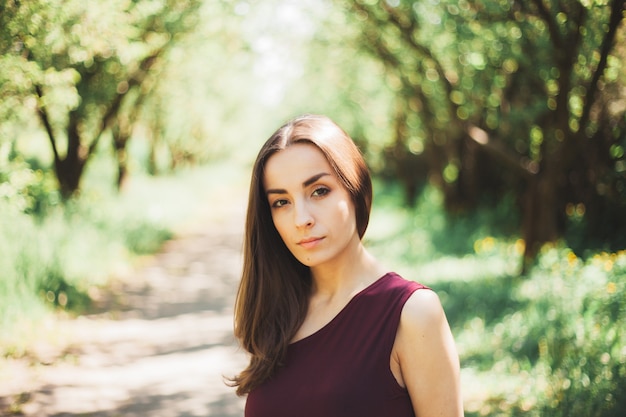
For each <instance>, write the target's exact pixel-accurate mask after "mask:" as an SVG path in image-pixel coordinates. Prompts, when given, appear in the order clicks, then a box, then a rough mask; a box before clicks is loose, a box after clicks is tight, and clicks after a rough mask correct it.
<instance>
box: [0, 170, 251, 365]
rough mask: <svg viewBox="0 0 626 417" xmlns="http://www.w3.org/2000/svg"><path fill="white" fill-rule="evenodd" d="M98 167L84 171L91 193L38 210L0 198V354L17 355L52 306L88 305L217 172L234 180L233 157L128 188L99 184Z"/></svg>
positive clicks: (213, 186)
mask: <svg viewBox="0 0 626 417" xmlns="http://www.w3.org/2000/svg"><path fill="white" fill-rule="evenodd" d="M92 168H97V167H96V166H92ZM101 172H102V171H101V170H100V169H94V171H88V172H87V176H86V181H87V183H88V184H89V189H90V190H91V191H90V192H89V193H83V194H81V196H80V198H77V199H73V200H72V201H70V202H68V203H67V204H66V205H64V206H56V207H55V208H50V209H49V210H48V212H47V214H46V215H45V216H43V217H36V216H32V215H29V214H26V213H24V212H23V210H21V209H20V207H19V206H17V205H16V204H14V203H13V202H11V201H7V200H3V199H0V212H2V216H0V271H2V272H1V273H0V278H1V279H0V354H2V355H3V354H15V355H20V354H21V353H22V352H23V349H24V346H22V345H21V343H20V341H19V340H18V339H19V338H20V337H22V335H21V332H22V331H23V330H22V329H26V330H28V329H31V328H37V325H34V324H32V323H38V322H40V321H41V320H42V318H43V317H45V316H46V315H47V314H49V312H50V311H55V310H60V311H64V312H66V313H68V314H80V313H83V312H85V311H89V310H90V308H91V307H92V305H93V302H94V301H98V299H97V297H96V298H95V299H94V298H93V297H94V296H95V295H97V294H99V293H102V292H103V291H102V287H106V286H107V285H109V284H110V282H111V281H112V280H115V279H116V278H118V277H123V276H124V275H125V274H127V273H128V271H129V270H131V268H132V267H133V265H134V263H135V262H136V260H137V259H138V257H139V256H143V255H146V254H150V253H154V252H155V251H158V250H159V249H160V248H161V245H162V244H163V242H164V241H165V240H167V239H170V238H171V237H173V235H174V231H175V230H179V228H180V227H181V226H183V223H184V221H185V220H186V219H188V218H190V217H192V218H197V216H198V215H199V214H200V213H199V210H201V209H202V208H203V205H204V204H205V202H206V201H208V200H209V198H210V197H212V196H214V194H215V193H217V192H218V190H219V187H224V186H226V185H227V184H223V183H222V182H221V181H220V180H221V179H223V178H229V179H230V180H229V181H232V182H235V183H236V182H237V181H239V175H238V174H237V172H234V169H233V164H230V165H219V166H213V167H209V168H203V169H196V170H195V171H194V172H183V171H180V172H178V173H177V174H176V175H170V176H163V177H159V178H152V177H145V176H136V177H135V179H134V181H133V183H132V184H130V185H129V187H132V192H129V193H127V194H122V195H118V194H116V193H115V192H114V189H113V188H112V187H110V184H109V187H108V188H106V187H100V186H97V184H98V181H100V178H99V177H100V175H101ZM232 182H229V184H232ZM181 184H182V186H181ZM222 195H226V194H222ZM26 330H24V331H26Z"/></svg>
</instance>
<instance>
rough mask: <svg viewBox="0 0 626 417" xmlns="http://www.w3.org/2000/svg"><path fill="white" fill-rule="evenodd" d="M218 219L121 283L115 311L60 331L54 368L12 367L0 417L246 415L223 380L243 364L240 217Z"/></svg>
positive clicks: (65, 324) (0, 389)
mask: <svg viewBox="0 0 626 417" xmlns="http://www.w3.org/2000/svg"><path fill="white" fill-rule="evenodd" d="M239 207H243V205H239ZM212 216H213V217H212V218H210V219H205V220H204V221H203V223H204V226H202V227H201V228H196V229H195V230H194V231H193V232H191V233H189V232H188V233H183V234H182V236H180V237H178V238H177V239H175V240H172V241H170V242H168V243H167V244H166V245H165V246H164V248H163V250H162V251H161V252H160V253H159V254H157V255H156V256H155V257H154V258H151V260H150V261H149V262H148V263H147V264H145V265H143V266H142V267H140V268H139V270H138V271H136V273H134V274H132V276H128V277H126V278H124V279H123V280H121V281H120V282H119V283H117V284H116V287H115V288H114V292H115V294H116V306H117V308H114V309H112V310H110V309H108V308H107V309H102V311H101V312H99V313H98V314H93V315H89V316H83V317H79V318H77V319H73V320H70V319H67V320H62V321H61V322H60V323H57V326H59V332H61V333H62V334H63V337H64V338H65V339H64V341H63V343H62V344H61V346H56V347H54V348H49V347H45V346H44V347H40V351H41V350H42V349H43V351H44V352H46V349H48V354H47V356H48V357H49V359H48V360H41V359H40V360H39V361H38V362H36V363H34V364H33V363H32V361H30V362H28V363H27V361H25V360H22V361H15V363H12V364H9V367H10V368H9V372H10V373H11V378H10V379H11V381H0V415H7V416H9V415H21V416H33V417H34V416H37V417H39V416H42V417H43V416H55V417H74V416H76V417H78V416H82V417H85V416H93V417H114V416H126V417H132V416H163V417H169V416H172V417H173V416H176V417H192V416H211V417H235V416H242V415H243V400H242V399H240V398H237V397H236V396H235V394H234V389H233V388H230V387H228V386H226V385H225V383H224V376H233V375H235V373H236V372H238V371H239V370H241V369H242V368H243V366H244V365H245V356H244V355H243V353H242V352H241V351H239V350H238V349H237V347H236V343H235V340H234V339H233V336H232V324H233V322H232V306H233V302H234V297H235V292H236V287H237V282H238V280H239V273H240V268H241V234H242V230H243V208H241V210H235V211H230V212H229V213H218V214H215V213H213V214H212ZM109 307H110V306H109ZM105 310H106V311H105ZM50 350H51V351H50ZM44 356H46V355H44ZM46 364H47V365H46Z"/></svg>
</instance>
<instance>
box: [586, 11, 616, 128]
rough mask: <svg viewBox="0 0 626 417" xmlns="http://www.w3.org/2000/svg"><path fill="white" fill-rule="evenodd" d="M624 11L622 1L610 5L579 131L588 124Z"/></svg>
mask: <svg viewBox="0 0 626 417" xmlns="http://www.w3.org/2000/svg"><path fill="white" fill-rule="evenodd" d="M624 10H626V5H625V3H624V0H613V2H612V4H611V16H610V17H609V30H608V31H607V33H606V35H605V36H604V39H603V40H602V46H601V47H600V61H599V62H598V66H597V67H596V70H595V72H594V73H593V77H592V78H591V81H590V83H589V87H588V88H587V97H585V105H584V107H583V112H582V115H581V116H580V123H579V126H580V130H583V129H584V128H585V127H586V125H587V123H588V122H589V116H590V114H591V107H592V106H593V103H594V100H595V95H596V93H597V91H598V83H599V82H600V78H601V77H602V74H603V73H604V70H605V69H606V67H607V62H608V56H609V54H610V52H611V50H612V49H613V46H614V43H615V36H616V34H617V29H618V28H619V25H620V23H621V21H622V20H623V19H624Z"/></svg>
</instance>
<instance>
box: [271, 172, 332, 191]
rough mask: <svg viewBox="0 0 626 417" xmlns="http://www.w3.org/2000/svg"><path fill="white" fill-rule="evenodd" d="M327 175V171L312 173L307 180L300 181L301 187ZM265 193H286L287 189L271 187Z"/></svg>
mask: <svg viewBox="0 0 626 417" xmlns="http://www.w3.org/2000/svg"><path fill="white" fill-rule="evenodd" d="M327 175H330V174H329V173H328V172H320V173H319V174H316V175H313V176H312V177H311V178H309V179H308V180H306V181H304V182H303V183H302V187H308V186H309V185H311V184H313V183H315V182H316V181H317V180H319V179H320V178H322V177H325V176H327ZM265 193H266V194H287V190H285V189H284V188H271V189H269V190H267V191H266V192H265Z"/></svg>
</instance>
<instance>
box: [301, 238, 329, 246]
mask: <svg viewBox="0 0 626 417" xmlns="http://www.w3.org/2000/svg"><path fill="white" fill-rule="evenodd" d="M323 239H324V238H323V237H309V238H306V239H302V240H301V241H299V242H298V245H299V246H301V247H303V248H304V249H313V248H314V247H316V246H317V245H318V244H319V243H320V242H321V241H322V240H323Z"/></svg>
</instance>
